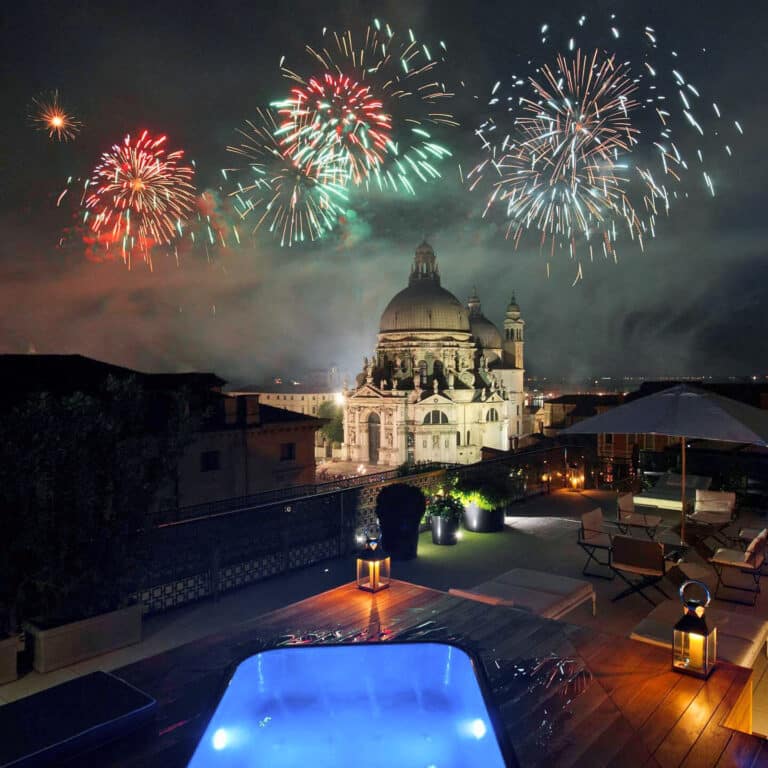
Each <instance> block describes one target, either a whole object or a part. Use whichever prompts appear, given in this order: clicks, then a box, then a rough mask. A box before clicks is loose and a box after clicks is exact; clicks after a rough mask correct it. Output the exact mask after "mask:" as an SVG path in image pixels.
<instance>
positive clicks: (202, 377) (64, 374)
mask: <svg viewBox="0 0 768 768" xmlns="http://www.w3.org/2000/svg"><path fill="white" fill-rule="evenodd" d="M110 376H112V377H114V378H117V379H127V378H129V377H131V376H135V377H137V378H138V379H139V380H140V381H141V383H142V384H143V385H144V386H145V387H146V388H148V389H156V390H158V389H180V388H184V387H186V388H190V389H217V388H220V387H221V386H222V385H223V384H225V381H224V379H221V378H219V377H218V376H216V374H214V373H198V372H192V373H144V372H142V371H136V370H133V369H131V368H126V367H124V366H122V365H114V364H113V363H107V362H104V361H102V360H95V359H93V358H91V357H85V356H84V355H38V354H34V355H0V382H2V384H1V385H0V386H1V387H2V391H3V393H4V394H5V395H10V396H12V397H13V396H15V395H26V394H30V393H32V392H55V393H59V394H66V393H69V392H78V391H79V392H88V391H93V390H96V389H101V387H103V385H104V382H105V381H106V380H107V378H108V377H110Z"/></svg>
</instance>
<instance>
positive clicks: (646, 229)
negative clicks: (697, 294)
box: [467, 16, 741, 280]
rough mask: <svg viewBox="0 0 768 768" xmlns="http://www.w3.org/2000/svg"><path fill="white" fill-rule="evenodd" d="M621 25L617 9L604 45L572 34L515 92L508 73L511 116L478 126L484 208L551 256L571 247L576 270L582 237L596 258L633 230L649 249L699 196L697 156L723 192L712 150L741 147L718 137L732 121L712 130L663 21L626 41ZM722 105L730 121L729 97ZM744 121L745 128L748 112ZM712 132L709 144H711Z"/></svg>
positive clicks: (705, 175) (495, 98)
mask: <svg viewBox="0 0 768 768" xmlns="http://www.w3.org/2000/svg"><path fill="white" fill-rule="evenodd" d="M585 24H586V17H585V16H582V17H580V18H579V21H578V27H579V31H578V32H577V35H578V36H581V37H585V36H586V35H587V32H586V29H582V28H584V27H585ZM615 24H616V22H615V17H613V16H612V17H611V24H610V26H609V28H608V33H606V34H605V35H604V38H605V39H600V43H599V45H598V46H596V48H595V52H594V53H593V54H589V55H585V54H584V53H583V52H582V51H581V50H580V49H579V48H578V46H577V43H576V36H570V37H568V38H567V42H566V41H565V39H564V40H563V41H562V42H563V47H567V49H568V53H567V54H566V53H563V52H562V50H561V52H559V53H558V54H557V55H556V56H555V57H554V58H555V63H554V64H544V65H538V66H535V67H534V70H533V72H532V74H530V75H527V76H525V75H522V76H521V75H517V74H515V75H513V76H512V78H511V81H510V82H511V89H512V90H513V91H516V93H513V94H509V95H506V96H505V93H504V91H503V90H500V89H501V87H502V82H501V81H499V82H497V83H496V84H495V85H494V86H493V88H492V90H491V98H490V100H489V106H490V107H492V109H493V111H494V112H498V111H499V110H500V109H501V110H503V112H504V114H503V116H502V115H494V116H493V117H489V118H488V119H487V120H486V121H485V122H483V123H482V125H481V126H480V128H479V129H478V130H477V131H476V133H477V134H478V136H479V137H480V138H481V141H482V143H483V147H484V150H485V157H484V158H483V160H482V161H481V162H479V163H478V164H477V165H476V166H475V167H474V168H473V169H472V170H471V171H470V173H469V174H468V175H467V181H468V183H469V186H470V189H476V188H485V189H487V190H488V191H487V194H488V199H487V205H486V208H485V213H484V215H486V216H487V215H490V213H491V211H492V210H494V209H500V210H502V211H503V213H504V215H505V217H507V236H508V237H509V238H511V239H512V240H513V241H514V242H515V245H516V246H517V245H519V243H520V241H521V239H522V237H523V236H524V234H525V233H526V232H527V231H534V232H537V233H538V236H539V242H540V246H541V248H542V250H544V248H545V247H546V250H547V251H548V255H549V256H550V257H551V256H553V255H554V252H555V250H556V249H558V250H559V249H565V250H567V252H568V254H569V256H570V257H571V258H574V259H577V260H578V270H577V280H578V279H579V278H581V276H582V265H581V260H580V256H579V255H578V252H577V251H578V249H579V246H580V245H581V246H583V245H584V244H586V252H587V253H588V255H589V258H590V260H592V259H593V258H594V255H595V249H594V248H593V242H592V240H593V239H594V240H596V241H598V245H597V252H598V253H600V252H601V253H602V255H603V256H605V257H612V258H613V259H614V260H615V259H616V257H617V253H616V244H617V240H618V239H619V238H620V237H621V235H622V233H624V234H625V235H629V238H630V239H632V240H634V241H635V242H637V243H638V244H639V247H640V248H641V249H642V248H643V247H644V243H645V241H646V240H647V239H648V238H651V237H654V236H655V234H656V226H657V217H658V216H659V215H660V214H662V213H663V214H669V212H670V210H671V208H672V206H673V204H674V201H675V200H676V199H678V198H679V197H687V196H688V194H689V191H688V189H687V186H686V185H684V184H683V182H684V180H685V179H686V178H688V179H689V180H690V178H692V174H691V171H692V169H693V167H695V166H696V165H698V166H700V167H701V177H700V178H702V179H703V181H704V185H705V188H706V189H707V190H708V192H709V193H710V194H711V195H712V196H714V193H715V188H714V183H713V180H712V175H711V174H710V173H709V172H708V171H707V170H706V169H705V168H704V167H702V166H703V164H704V156H705V154H709V155H710V156H711V155H713V154H714V152H715V151H717V150H718V149H719V150H721V151H722V150H724V151H725V152H726V153H727V155H728V156H731V155H732V150H731V147H730V146H729V145H727V144H725V145H724V146H723V145H722V144H721V145H720V146H719V147H718V146H717V144H718V143H719V142H722V141H723V140H722V138H720V133H721V131H722V130H723V124H722V123H720V126H719V128H718V126H715V127H714V128H709V129H707V127H706V119H705V118H704V117H703V116H701V105H699V110H697V109H696V102H699V101H700V100H701V96H700V93H699V90H698V89H697V88H696V86H695V85H693V83H691V82H688V81H687V80H686V79H685V77H684V76H683V75H682V74H681V72H680V71H679V69H678V67H679V66H680V64H679V63H678V61H677V59H678V54H677V53H676V52H675V51H671V52H669V54H668V58H666V59H665V57H664V56H663V55H662V52H661V51H660V50H659V45H658V39H657V35H656V32H655V30H654V29H653V28H652V27H645V28H644V29H643V30H642V38H643V39H642V41H633V42H632V43H631V44H630V45H629V47H628V48H627V49H626V50H621V51H620V46H621V43H622V41H624V40H625V39H626V37H630V36H629V35H627V36H626V37H625V36H624V35H622V33H621V32H620V30H619V29H618V27H617V26H615ZM540 34H541V43H542V44H543V45H550V44H551V43H552V39H553V37H554V32H553V30H552V29H550V27H549V25H547V24H544V25H542V27H541V30H540ZM589 36H590V38H592V39H594V38H596V37H597V38H598V39H599V38H600V36H599V35H597V36H595V35H594V34H591V35H589ZM637 50H641V51H642V55H640V56H638V54H637ZM618 62H621V63H618ZM526 66H531V62H530V61H528V63H527V65H526ZM665 86H667V87H670V88H672V89H674V93H673V94H670V93H668V92H667V93H665V92H664V90H665ZM518 89H519V90H518ZM676 104H677V107H676V106H675V105H676ZM712 108H713V110H714V115H715V117H716V118H717V120H718V121H720V120H721V113H720V109H719V107H718V106H717V104H714V103H713V104H712ZM697 112H698V113H697ZM505 124H506V126H507V129H506V130H504V129H503V126H505ZM734 126H735V128H736V130H739V129H740V125H739V124H738V122H737V121H736V122H734ZM739 132H741V131H739ZM705 140H709V144H710V146H708V147H707V148H706V149H703V144H704V141H705ZM692 143H693V147H691V144H692ZM686 153H688V154H690V156H691V157H690V158H686ZM694 156H695V158H696V159H695V160H694V159H693V157H694ZM693 177H695V174H693ZM486 184H487V185H488V186H487V187H486V186H485V185H486ZM547 270H548V271H549V264H547Z"/></svg>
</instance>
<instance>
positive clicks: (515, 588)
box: [448, 568, 597, 619]
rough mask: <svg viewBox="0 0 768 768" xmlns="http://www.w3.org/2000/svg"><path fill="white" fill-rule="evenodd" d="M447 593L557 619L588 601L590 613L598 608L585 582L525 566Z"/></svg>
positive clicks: (593, 595)
mask: <svg viewBox="0 0 768 768" xmlns="http://www.w3.org/2000/svg"><path fill="white" fill-rule="evenodd" d="M448 592H449V593H450V594H451V595H454V596H455V597H463V598H466V599H467V600H476V601H478V602H481V603H486V604H488V605H502V606H506V607H507V608H520V609H522V610H525V611H530V612H531V613H535V614H536V615H537V616H541V617H542V618H545V619H559V618H561V617H562V616H564V615H565V614H566V613H568V612H570V611H572V610H573V609H574V608H576V607H578V606H579V605H581V604H582V603H586V602H590V601H591V602H592V615H593V616H594V615H595V612H596V610H597V606H596V603H595V589H594V587H593V586H592V585H591V584H590V583H589V582H588V581H581V580H580V579H572V578H570V577H569V576H558V575H556V574H554V573H543V572H542V571H530V570H528V569H526V568H513V569H512V570H511V571H507V572H506V573H502V574H501V575H500V576H497V577H496V578H495V579H491V580H490V581H486V582H483V583H482V584H478V585H477V586H476V587H472V588H471V589H449V590H448Z"/></svg>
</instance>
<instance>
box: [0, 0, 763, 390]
mask: <svg viewBox="0 0 768 768" xmlns="http://www.w3.org/2000/svg"><path fill="white" fill-rule="evenodd" d="M641 5H642V6H644V8H643V10H642V12H641V11H640V10H639V6H641ZM610 11H615V12H616V14H617V16H618V19H617V20H618V22H619V26H620V27H621V28H622V29H629V28H642V27H643V26H644V25H646V24H651V25H652V26H654V27H655V28H656V30H657V31H658V33H659V34H660V35H662V34H663V37H664V40H665V41H669V42H670V43H671V47H674V48H676V49H677V50H678V51H679V52H680V55H681V61H683V62H684V67H682V68H684V70H685V72H686V75H687V77H688V78H689V79H690V80H691V81H692V82H695V83H696V84H697V85H698V86H699V87H700V88H701V90H702V91H706V95H707V96H709V97H711V98H709V99H708V101H712V100H716V101H717V102H718V103H719V104H720V106H721V108H722V110H723V112H724V113H725V114H727V116H728V117H729V118H730V119H733V118H736V119H738V120H739V121H740V122H741V124H742V125H743V126H744V130H745V135H744V136H743V137H740V140H733V141H732V142H731V144H732V146H733V151H734V156H733V157H732V158H730V159H728V158H724V157H722V158H717V159H716V160H715V161H714V162H712V163H710V169H711V171H712V172H713V175H714V179H715V184H716V187H717V197H716V198H715V199H712V198H711V197H710V196H709V195H708V193H707V192H706V189H704V188H703V185H702V184H696V185H695V189H696V190H697V193H696V194H691V196H690V198H689V199H688V200H685V201H681V202H680V203H679V204H678V205H676V206H675V207H674V209H673V211H672V215H671V216H670V217H669V218H662V219H660V220H659V224H658V231H657V237H656V238H655V239H653V240H649V241H648V243H647V246H646V250H645V252H644V253H642V252H640V251H639V250H638V249H637V248H636V247H634V246H631V245H626V246H624V247H623V248H622V249H621V250H620V254H619V255H620V258H619V263H618V264H614V263H613V262H612V261H603V260H602V259H600V260H597V261H595V263H593V264H585V267H584V279H583V280H582V281H581V282H579V283H578V284H577V285H575V286H572V282H573V278H574V274H575V265H574V263H573V262H571V261H569V260H568V258H567V256H566V255H564V254H563V255H556V257H555V259H554V260H553V262H552V270H551V276H550V277H549V279H547V276H546V270H545V260H544V259H543V258H542V257H541V255H540V254H539V251H538V246H537V245H536V244H535V237H533V238H531V239H530V240H528V241H527V242H525V243H524V244H523V245H522V246H521V247H520V248H519V249H518V250H515V249H514V248H513V246H512V245H511V244H510V243H509V242H508V241H507V240H505V239H504V236H503V230H502V228H501V227H500V226H499V222H496V223H492V222H488V221H484V220H483V219H482V218H481V216H480V214H481V211H482V208H483V205H484V199H483V198H482V197H481V196H479V195H472V194H470V193H469V192H467V191H466V190H465V189H463V188H462V186H461V183H460V180H459V173H458V167H457V165H458V163H461V165H462V167H463V168H464V169H466V168H468V167H471V166H472V165H473V164H474V162H476V161H477V160H478V159H479V158H480V157H481V150H480V144H479V141H478V140H477V138H476V137H474V136H473V135H472V130H473V129H474V128H475V127H476V125H477V123H479V122H480V119H481V114H482V113H484V110H485V101H487V94H488V93H489V91H490V88H491V86H492V85H493V83H494V82H495V81H496V80H503V79H505V78H508V77H509V75H510V74H511V72H512V71H513V69H515V68H519V61H520V59H521V57H524V56H526V55H528V54H529V53H531V52H538V53H540V52H541V49H540V48H537V44H538V40H537V33H538V30H539V28H540V26H541V24H542V23H544V22H549V23H554V24H560V25H561V27H562V28H563V29H566V28H573V27H574V25H575V19H576V18H577V17H578V15H579V13H582V12H583V13H585V14H587V15H588V16H589V17H590V18H595V17H602V18H605V17H607V14H608V13H609V12H610ZM3 15H4V20H3V22H4V23H3V26H2V31H1V32H0V34H1V35H2V47H1V50H0V56H2V58H3V73H4V76H3V78H2V83H3V84H2V88H3V89H4V94H3V97H4V98H3V102H2V103H3V116H2V120H1V121H0V130H1V131H2V135H1V137H0V138H1V139H2V143H1V146H2V152H0V169H1V170H2V177H3V178H2V184H1V185H0V302H2V306H3V314H2V324H1V325H0V352H27V351H33V350H34V351H37V352H39V353H43V352H49V353H64V352H66V353H75V352H77V353H82V354H86V355H90V356H93V357H97V358H100V359H104V360H108V361H110V362H114V363H119V364H123V365H128V366H133V367H137V368H139V369H143V370H147V371H184V370H192V369H197V370H213V371H215V372H216V373H218V374H220V375H221V376H223V377H224V378H227V379H229V380H230V381H232V382H239V383H246V382H254V381H257V380H259V379H260V378H262V377H263V376H266V375H273V374H275V373H284V374H285V373H289V374H290V373H291V372H294V371H295V372H296V374H297V375H298V373H300V372H301V371H303V370H306V369H316V368H323V367H327V366H328V365H330V364H331V363H336V364H338V365H340V366H341V367H342V369H345V370H348V371H350V372H351V373H355V372H357V371H358V370H360V367H361V362H362V357H363V355H370V354H371V350H372V349H373V348H374V346H375V339H376V336H375V335H376V330H377V326H378V319H379V316H380V314H381V312H382V311H383V309H384V307H385V305H386V303H387V301H388V300H389V299H390V298H391V296H392V295H393V294H394V293H395V292H396V291H397V290H399V289H400V288H402V287H404V286H405V284H406V281H407V275H408V271H409V268H410V263H411V259H412V257H413V251H414V249H415V247H416V245H418V243H419V242H420V240H421V239H422V237H423V236H425V235H426V236H427V238H428V239H429V241H430V242H431V243H432V245H433V246H434V248H435V251H436V253H437V256H438V262H439V265H440V269H441V273H442V276H443V285H444V286H445V287H447V288H448V289H449V290H451V291H452V292H453V293H455V294H456V295H457V296H458V297H459V298H461V299H462V300H466V298H467V296H468V295H469V293H470V291H471V289H472V286H473V285H476V286H477V290H478V293H479V295H480V298H481V300H482V304H483V310H484V312H485V314H486V315H487V316H488V317H490V318H491V319H492V320H494V321H495V322H497V323H498V324H500V323H501V321H502V318H503V313H504V310H505V308H506V304H507V302H508V300H509V297H510V294H511V293H512V291H513V290H514V291H515V293H516V295H517V299H518V301H519V303H520V305H521V308H522V311H523V317H524V319H525V320H526V323H527V336H526V340H527V342H528V344H527V345H526V363H527V366H526V367H527V368H528V370H529V372H530V373H532V374H535V375H549V376H563V377H573V378H576V377H587V376H602V375H622V374H623V375H647V376H665V375H670V376H672V375H712V376H724V375H746V374H763V375H764V374H768V363H767V362H766V359H765V350H766V339H767V338H768V315H767V314H766V312H765V300H766V295H767V294H768V260H766V251H768V238H767V237H766V235H768V216H767V215H766V202H767V200H766V192H765V190H764V186H763V179H764V178H765V177H766V176H767V175H768V162H767V161H766V159H765V158H766V150H765V125H766V117H768V105H767V104H766V93H768V74H767V72H766V69H767V68H766V65H765V62H766V40H767V39H768V38H766V36H765V29H766V28H768V27H767V25H766V22H767V21H768V18H767V17H768V7H766V6H765V4H761V3H746V2H744V3H742V2H731V3H715V2H700V1H699V2H674V3H671V2H668V1H667V2H652V3H642V4H641V3H636V2H632V3H629V2H625V3H613V4H608V3H583V4H582V5H581V6H579V7H575V6H574V5H573V4H572V3H570V2H562V1H561V2H540V3H529V4H527V5H525V4H522V3H510V2H506V3H497V2H492V3H491V2H482V3H477V2H475V3H472V2H440V1H439V0H436V1H435V2H424V1H422V2H418V1H417V2H408V3H406V2H393V1H392V0H389V1H388V2H381V3H367V2H366V3H363V2H325V3H310V2H291V3H273V2H268V1H266V0H262V1H261V2H247V3H246V2H237V1H236V0H233V1H231V2H227V3H222V4H217V3H207V4H202V3H166V2H162V1H155V2H143V1H142V0H138V1H136V2H131V3H119V4H118V3H88V2H77V1H75V2H66V3H63V2H57V3H44V2H43V3H34V4H33V3H29V4H22V3H17V4H14V6H13V7H12V8H11V9H10V10H9V9H4V11H3ZM374 16H377V17H380V18H381V19H382V20H388V21H389V22H390V23H391V24H393V26H396V27H397V28H398V29H402V28H403V27H412V28H413V29H414V31H415V32H416V34H417V36H418V37H420V38H421V39H423V40H425V41H427V40H428V41H430V42H433V43H435V42H437V41H438V40H444V41H445V43H446V45H447V48H448V60H447V65H446V68H445V70H444V75H445V79H446V80H447V81H449V82H456V83H458V82H459V81H461V80H463V81H464V82H465V84H466V85H465V87H464V88H461V87H459V89H458V92H457V93H458V95H457V98H456V100H455V101H456V103H455V104H454V109H455V110H456V112H457V114H458V115H459V116H460V117H461V118H462V120H463V122H464V125H463V127H462V128H461V129H460V130H458V131H456V132H454V135H453V138H452V141H451V142H450V144H451V148H452V149H453V151H454V159H453V161H450V162H447V163H445V164H444V166H443V167H442V171H443V174H444V176H443V179H442V180H441V181H439V182H437V183H435V184H432V185H431V186H421V187H419V189H418V193H417V196H416V197H415V198H408V197H404V196H402V195H392V194H378V195H375V194H374V195H368V196H366V195H359V196H357V197H356V198H355V199H354V200H353V202H352V204H351V206H350V207H351V208H352V209H353V210H354V216H355V218H354V221H353V222H351V223H348V224H347V225H345V226H344V227H342V228H341V229H340V230H339V232H338V233H336V234H333V235H332V236H331V237H329V238H328V239H327V240H325V241H323V242H322V243H320V244H312V243H308V244H306V245H304V246H302V247H294V248H291V249H287V248H279V247H277V246H276V244H275V242H274V240H273V239H271V238H270V236H269V235H268V233H257V234H256V236H255V238H254V239H253V240H252V241H249V240H247V239H246V240H245V241H244V243H243V245H242V246H241V247H239V248H228V249H225V250H223V249H217V248H214V249H212V250H210V251H209V252H208V253H207V254H206V252H205V249H203V248H197V249H195V250H193V251H190V252H188V253H184V254H183V258H182V260H181V264H180V265H179V266H176V264H175V262H174V261H173V260H172V259H170V258H165V257H163V256H161V255H157V256H156V257H155V267H156V269H155V272H154V273H149V272H148V270H147V269H146V268H144V267H143V266H139V267H137V268H135V269H133V270H132V271H128V270H127V269H126V268H125V266H124V265H123V264H122V262H121V261H101V262H95V261H93V260H89V259H88V258H86V255H85V253H84V248H83V246H82V243H81V242H80V241H79V239H78V238H77V236H76V235H71V234H70V235H69V236H68V237H67V238H65V240H64V244H63V247H59V239H60V237H61V235H62V231H63V230H65V228H69V227H71V224H72V221H73V217H74V216H75V214H76V211H75V209H74V208H73V207H72V205H71V202H72V196H71V195H70V196H69V197H68V198H65V201H66V203H65V204H64V205H62V207H60V208H57V207H56V198H57V197H58V195H59V193H60V192H61V191H62V190H63V189H64V186H65V183H66V180H67V177H68V176H69V175H73V176H82V175H87V174H88V173H89V171H90V169H91V168H92V167H93V165H94V164H95V163H96V161H97V160H98V157H99V155H100V154H101V153H102V152H103V151H105V150H107V149H108V148H109V147H110V146H111V145H112V144H113V143H116V142H118V141H119V140H120V139H121V138H122V137H123V135H125V134H126V133H134V132H136V131H140V130H142V129H144V128H147V129H150V130H152V131H156V132H159V133H165V134H167V135H168V137H169V143H170V145H171V146H172V147H174V148H179V147H181V148H184V149H185V150H186V153H187V157H189V158H191V159H194V160H195V162H196V166H197V176H196V184H197V186H198V189H199V190H200V191H202V190H206V189H207V190H211V191H212V192H214V193H215V194H217V195H220V193H219V192H218V191H217V188H218V187H219V186H220V185H221V176H220V169H221V168H222V167H227V166H231V165H232V158H231V156H230V155H228V153H227V152H226V151H225V147H226V145H227V144H229V143H232V142H234V141H235V139H236V136H235V129H236V128H237V127H238V126H239V125H240V124H241V123H242V121H243V120H245V119H247V118H248V117H251V116H253V114H254V111H255V110H256V108H257V107H259V106H262V105H264V104H267V103H269V102H270V101H272V100H274V99H276V98H280V97H281V96H282V95H283V94H284V93H285V92H286V90H287V81H286V80H285V79H284V78H282V77H281V75H280V72H279V69H278V63H279V60H280V57H281V56H282V55H285V56H286V60H287V63H288V64H292V65H295V66H296V67H297V68H300V67H301V66H302V65H303V64H306V63H307V59H306V58H305V54H304V53H303V47H304V45H305V43H307V42H315V41H317V40H318V38H319V35H320V32H321V30H322V27H323V26H325V25H327V26H329V27H338V28H345V27H352V28H353V29H360V28H364V27H365V25H366V24H367V22H368V21H369V20H370V19H371V18H372V17H374ZM702 48H706V52H703V51H702ZM305 69H306V67H305ZM54 88H58V89H59V90H60V92H61V95H62V98H63V100H64V101H65V103H66V104H68V105H72V108H73V109H74V110H76V112H77V114H78V116H79V117H80V118H81V119H82V120H83V121H84V123H85V127H84V129H83V131H82V133H81V134H80V136H79V137H78V139H77V141H75V142H74V143H69V144H58V143H53V142H49V141H48V139H47V137H46V136H45V135H44V134H41V133H36V132H35V131H33V130H31V129H30V127H29V125H28V124H27V119H26V115H27V111H28V105H29V103H30V101H31V99H32V97H34V96H35V95H36V94H38V93H39V92H40V91H43V90H50V89H54ZM474 94H479V95H482V96H483V99H481V100H473V99H472V96H473V95H474ZM704 100H705V101H706V100H707V99H706V97H705V99H704ZM242 229H243V231H247V227H243V228H242Z"/></svg>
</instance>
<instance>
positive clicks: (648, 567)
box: [611, 536, 668, 606]
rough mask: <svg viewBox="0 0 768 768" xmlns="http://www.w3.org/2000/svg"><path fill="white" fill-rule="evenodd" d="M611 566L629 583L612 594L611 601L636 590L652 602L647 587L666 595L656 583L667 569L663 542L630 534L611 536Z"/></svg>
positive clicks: (652, 603)
mask: <svg viewBox="0 0 768 768" xmlns="http://www.w3.org/2000/svg"><path fill="white" fill-rule="evenodd" d="M611 569H612V570H613V572H614V573H616V574H617V575H618V576H619V577H620V578H621V579H622V580H623V581H625V582H626V583H627V585H628V588H627V589H625V590H624V591H623V592H620V593H619V594H618V595H616V596H615V597H614V598H613V602H614V603H615V602H616V601H617V600H621V599H622V598H624V597H627V595H631V594H633V593H634V592H637V593H638V594H639V595H641V596H642V597H643V598H644V599H645V600H647V601H648V602H649V603H650V604H651V605H654V606H655V605H656V603H654V602H653V600H651V598H650V597H648V595H646V594H645V591H644V590H646V589H648V588H649V587H653V588H654V589H655V590H657V591H658V592H660V593H661V594H662V595H664V597H668V595H667V593H666V592H665V591H664V590H663V589H662V588H661V587H660V586H659V582H660V581H661V580H662V579H663V578H664V576H665V575H666V572H667V568H666V561H665V560H664V545H663V544H662V543H661V542H657V541H646V540H645V539H637V538H633V537H632V536H614V537H613V547H612V548H611Z"/></svg>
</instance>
